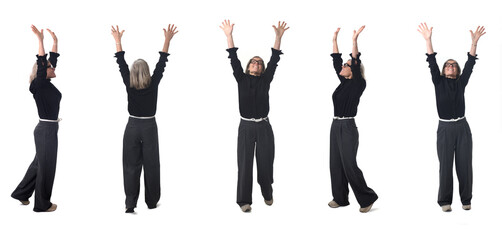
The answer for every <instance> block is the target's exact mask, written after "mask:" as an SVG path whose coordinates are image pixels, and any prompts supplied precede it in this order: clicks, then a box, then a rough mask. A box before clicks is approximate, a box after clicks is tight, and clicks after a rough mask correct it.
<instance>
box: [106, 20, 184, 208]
mask: <svg viewBox="0 0 502 240" xmlns="http://www.w3.org/2000/svg"><path fill="white" fill-rule="evenodd" d="M177 32H178V31H176V27H175V26H174V25H171V24H169V27H168V29H167V30H166V29H164V37H165V40H164V46H163V48H162V51H160V52H159V53H160V58H159V62H158V63H157V65H156V67H155V70H154V71H153V75H151V76H150V70H149V68H148V64H147V63H146V62H145V61H144V60H143V59H138V60H136V61H135V62H134V63H133V65H132V67H131V70H130V71H129V67H128V65H127V63H126V61H125V59H124V53H125V52H124V51H123V50H122V35H123V34H124V30H122V31H120V30H119V27H118V26H116V27H113V26H112V35H113V37H114V39H115V44H116V47H117V53H115V57H116V58H117V63H118V64H119V68H120V73H121V75H122V80H123V81H124V85H125V86H126V91H127V100H128V110H129V114H130V116H129V121H128V123H127V126H126V129H125V132H124V142H123V171H124V190H125V194H126V201H125V204H126V213H134V208H135V207H136V203H137V201H138V197H139V188H140V177H141V169H142V168H143V169H144V170H145V173H144V178H145V202H146V204H147V206H148V208H149V209H153V208H156V207H157V203H158V201H159V199H160V162H159V138H158V132H157V123H156V121H155V113H156V111H157V93H158V86H159V83H160V80H161V79H162V76H163V73H164V68H165V67H166V62H167V56H169V53H168V50H169V44H170V42H171V39H172V38H173V36H174V35H175V34H176V33H177Z"/></svg>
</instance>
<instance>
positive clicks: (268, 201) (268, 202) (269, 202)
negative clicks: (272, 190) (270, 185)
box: [265, 198, 274, 206]
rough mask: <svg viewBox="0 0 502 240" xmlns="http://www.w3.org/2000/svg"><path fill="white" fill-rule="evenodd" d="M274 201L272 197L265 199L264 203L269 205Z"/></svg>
mask: <svg viewBox="0 0 502 240" xmlns="http://www.w3.org/2000/svg"><path fill="white" fill-rule="evenodd" d="M273 203H274V199H273V198H272V199H270V200H265V204H267V205H269V206H272V204H273Z"/></svg>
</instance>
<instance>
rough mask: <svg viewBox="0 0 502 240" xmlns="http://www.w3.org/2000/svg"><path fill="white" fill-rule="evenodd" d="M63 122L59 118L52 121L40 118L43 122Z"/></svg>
mask: <svg viewBox="0 0 502 240" xmlns="http://www.w3.org/2000/svg"><path fill="white" fill-rule="evenodd" d="M61 120H63V119H62V118H58V119H57V120H51V119H43V118H40V121H41V122H55V123H57V122H61Z"/></svg>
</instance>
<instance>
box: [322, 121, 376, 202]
mask: <svg viewBox="0 0 502 240" xmlns="http://www.w3.org/2000/svg"><path fill="white" fill-rule="evenodd" d="M358 146H359V132H358V131H357V126H356V122H355V121H354V119H344V120H337V119H333V123H332V124H331V133H330V161H329V165H330V173H331V193H332V194H333V200H334V201H335V202H336V203H338V204H339V205H340V206H347V205H349V186H348V184H349V183H350V186H351V187H352V191H354V195H355V196H356V199H357V202H358V203H359V205H360V206H361V207H367V206H369V205H370V204H372V203H373V202H375V201H376V200H377V199H378V196H377V194H376V193H375V192H374V191H373V189H371V188H369V187H368V186H367V185H366V181H365V180H364V176H363V173H362V171H361V170H360V169H359V167H358V166H357V162H356V156H357V148H358Z"/></svg>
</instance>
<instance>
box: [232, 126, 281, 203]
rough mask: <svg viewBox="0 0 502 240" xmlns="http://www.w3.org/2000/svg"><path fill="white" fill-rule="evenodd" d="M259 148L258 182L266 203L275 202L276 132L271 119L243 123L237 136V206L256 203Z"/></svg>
mask: <svg viewBox="0 0 502 240" xmlns="http://www.w3.org/2000/svg"><path fill="white" fill-rule="evenodd" d="M255 149H256V165H257V174H258V183H259V184H260V187H261V194H262V196H263V198H264V199H265V200H271V199H272V183H273V182H274V178H273V170H274V169H273V166H274V151H275V150H274V149H275V146H274V133H273V131H272V126H271V125H270V122H269V120H268V119H267V120H263V121H261V122H252V121H246V120H242V119H241V122H240V125H239V134H238V137H237V166H238V169H239V170H238V180H237V204H239V206H243V205H245V204H252V203H253V202H252V197H251V195H252V192H253V158H254V155H255Z"/></svg>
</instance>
